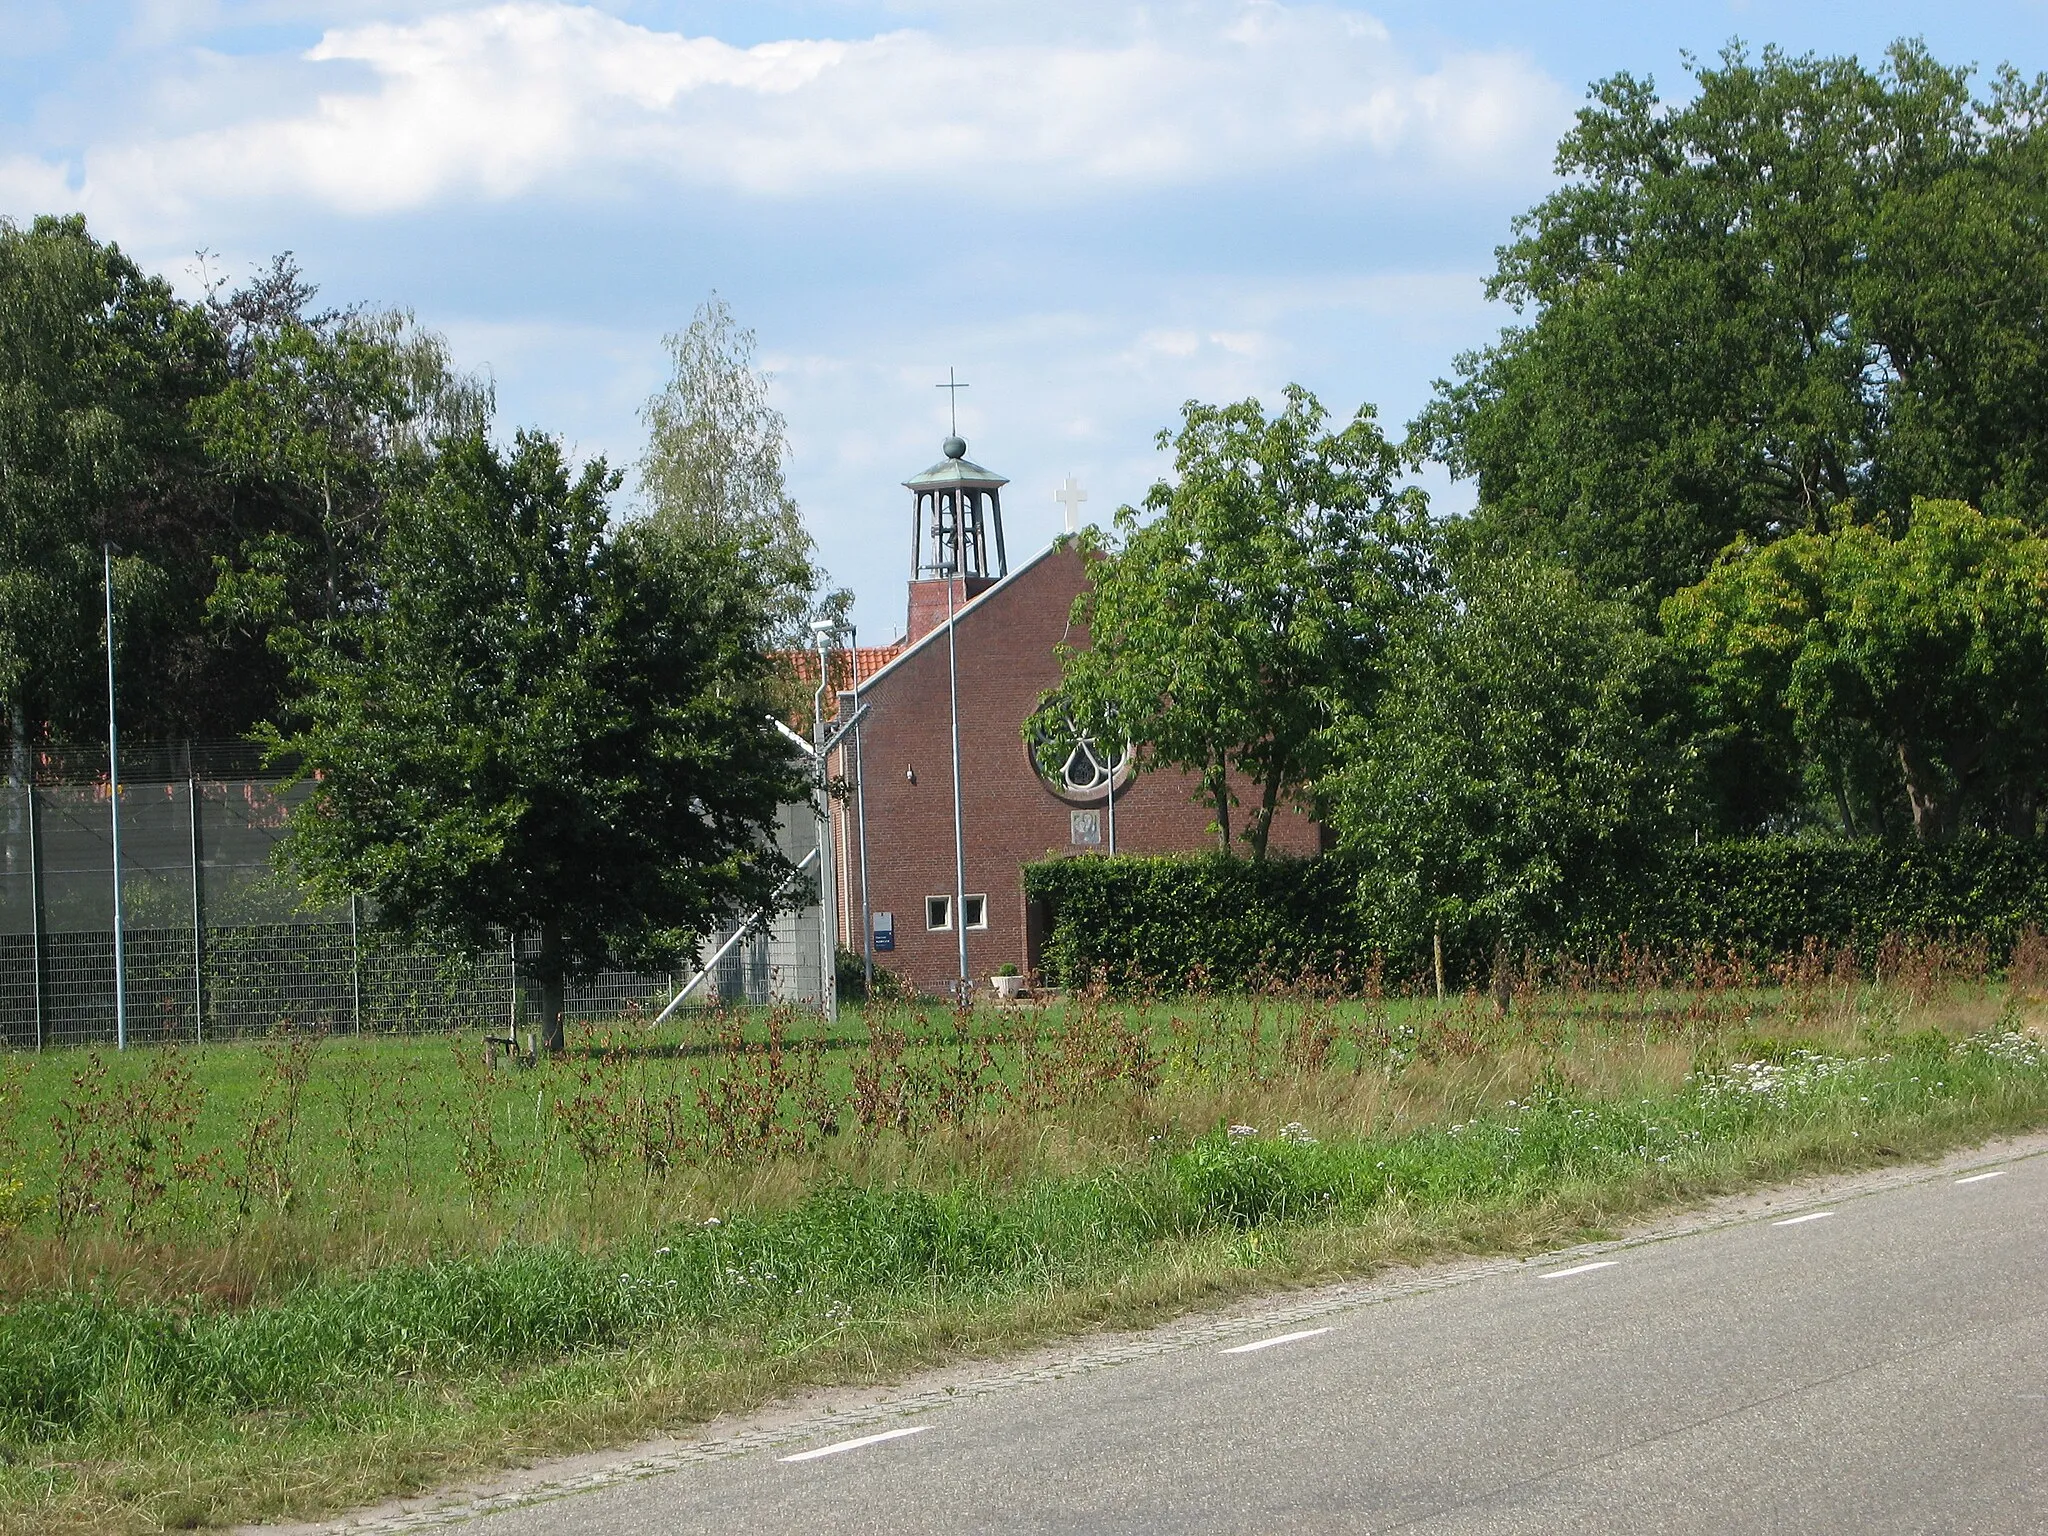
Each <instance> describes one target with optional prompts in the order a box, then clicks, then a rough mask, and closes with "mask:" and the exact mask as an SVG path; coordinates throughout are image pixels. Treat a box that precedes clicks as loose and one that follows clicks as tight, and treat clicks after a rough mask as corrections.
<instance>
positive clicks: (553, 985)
mask: <svg viewBox="0 0 2048 1536" xmlns="http://www.w3.org/2000/svg"><path fill="white" fill-rule="evenodd" d="M534 980H535V982H536V983H537V984H538V989H539V992H540V1048H541V1051H542V1052H543V1053H544V1054H546V1055H549V1056H559V1055H561V1054H562V1052H563V1051H564V1050H566V1049H567V1048H568V1044H569V1041H568V1036H567V1032H566V1031H565V1029H564V1028H563V1021H562V1011H563V1007H564V1002H563V997H562V993H563V990H564V989H563V976H562V932H561V930H560V929H559V928H557V927H556V926H555V924H554V923H552V922H546V923H542V924H541V927H540V958H539V960H538V961H537V962H536V963H535V965H534Z"/></svg>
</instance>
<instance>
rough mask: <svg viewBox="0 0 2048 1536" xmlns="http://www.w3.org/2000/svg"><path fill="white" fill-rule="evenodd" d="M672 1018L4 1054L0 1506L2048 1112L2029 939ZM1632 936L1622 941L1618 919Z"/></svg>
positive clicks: (833, 1353)
mask: <svg viewBox="0 0 2048 1536" xmlns="http://www.w3.org/2000/svg"><path fill="white" fill-rule="evenodd" d="M1891 958H1892V961H1893V964H1892V967H1891V970H1890V972H1889V975H1888V977H1887V979H1886V981H1885V982H1884V984H1883V985H1879V984H1878V983H1877V982H1876V980H1875V978H1866V977H1864V976H1862V975H1860V974H1857V972H1856V971H1855V969H1854V967H1853V965H1852V964H1851V963H1850V962H1849V961H1847V959H1846V958H1845V957H1839V956H1824V955H1819V954H1817V953H1809V955H1808V956H1806V957H1804V958H1803V959H1802V960H1800V961H1798V962H1795V963H1793V964H1792V965H1788V966H1786V967H1781V968H1780V969H1779V970H1778V972H1777V973H1776V974H1750V973H1746V972H1744V971H1743V970H1742V968H1741V967H1739V966H1733V965H1724V964H1722V963H1720V962H1718V961H1717V962H1716V963H1715V965H1714V967H1713V968H1712V969H1711V970H1706V971H1704V972H1703V971H1702V970H1701V969H1700V968H1699V967H1695V968H1694V969H1693V970H1692V971H1690V972H1678V973H1673V972H1672V971H1671V970H1670V969H1669V968H1668V967H1667V968H1666V969H1664V970H1662V971H1658V970H1655V969H1653V968H1652V967H1651V966H1650V965H1649V964H1647V963H1646V962H1645V963H1642V964H1640V965H1638V966H1637V968H1636V970H1635V971H1633V972H1631V973H1630V974H1629V976H1628V977H1627V978H1625V979H1626V981H1627V983H1628V984H1627V985H1617V978H1616V976H1615V975H1614V974H1613V973H1612V972H1611V971H1610V972H1608V973H1606V974H1580V975H1574V974H1572V973H1570V972H1566V971H1562V970H1560V969H1556V968H1554V969H1552V970H1551V971H1550V972H1549V973H1548V974H1539V973H1537V972H1536V971H1535V970H1534V969H1533V968H1529V969H1527V970H1525V971H1524V972H1523V973H1522V974H1520V975H1518V976H1517V977H1516V978H1514V981H1513V983H1512V985H1511V986H1510V988H1509V989H1508V995H1507V997H1506V1002H1507V1007H1506V1010H1505V1012H1501V1011H1498V1010H1497V1008H1496V1005H1495V1003H1494V1002H1493V1001H1492V999H1491V998H1480V997H1476V996H1475V997H1463V998H1455V999H1451V1000H1449V1001H1447V1002H1445V1003H1442V1004H1438V1003H1436V1002H1435V1001H1433V1000H1416V999H1389V998H1386V997H1384V996H1380V995H1377V992H1376V989H1372V988H1368V989H1366V991H1365V995H1363V996H1354V997H1349V998H1335V997H1331V996H1328V995H1326V994H1325V993H1324V992H1322V991H1320V990H1318V989H1315V988H1302V989H1295V990H1293V991H1292V992H1290V993H1289V994H1287V995H1272V996H1259V997H1248V998H1196V999H1181V1000H1147V999H1116V998H1113V997H1111V996H1109V995H1107V994H1105V993H1102V992H1099V991H1098V992H1093V993H1090V994H1088V995H1085V996H1081V997H1077V998H1074V999H1069V1000H1067V1001H1066V1002H1064V1003H1062V1004H1060V1005H1057V1006H1052V1007H1046V1008H1039V1009H1032V1010H1021V1011H1015V1012H1001V1013H998V1012H994V1011H985V1012H976V1013H970V1014H957V1013H953V1012H950V1011H946V1010H917V1009H908V1008H902V1007H898V1008H895V1009H891V1010H887V1011H882V1010H877V1011H876V1012H874V1013H871V1014H870V1015H868V1016H867V1017H865V1018H864V1019H860V1020H849V1021H843V1022H842V1024H841V1025H840V1026H839V1027H838V1029H837V1030H836V1031H827V1030H825V1029H824V1028H823V1027H821V1026H820V1025H819V1024H818V1022H817V1021H816V1020H814V1019H813V1020H809V1021H806V1020H803V1019H801V1018H799V1017H797V1016H794V1015H790V1014H786V1013H785V1014H767V1015H741V1014H715V1013H714V1014H707V1015H703V1016H699V1017H697V1018H694V1019H693V1020H691V1021H690V1022H689V1023H688V1024H687V1025H686V1026H685V1027H684V1028H683V1029H682V1030H680V1031H678V1032H677V1033H674V1034H671V1035H668V1036H664V1037H649V1036H648V1035H646V1034H644V1033H642V1032H640V1031H638V1030H637V1029H634V1030H632V1031H630V1032H628V1031H627V1030H625V1029H622V1028H613V1029H610V1030H604V1029H595V1030H585V1031H583V1032H581V1033H580V1034H579V1036H578V1038H577V1040H576V1042H575V1048H574V1049H573V1050H572V1051H571V1052H570V1053H569V1055H568V1056H567V1057H565V1058H564V1059H562V1060H560V1061H558V1062H553V1063H546V1064H542V1065H540V1066H538V1067H535V1068H530V1069H518V1068H514V1067H512V1066H511V1065H509V1064H507V1063H505V1062H502V1061H494V1060H492V1059H490V1058H489V1057H488V1056H487V1055H486V1054H485V1051H484V1048H483V1046H482V1045H481V1043H479V1042H473V1041H461V1040H456V1041H450V1040H445V1039H444V1040H377V1041H336V1040H319V1039H317V1038H314V1037H310V1036H305V1035H299V1034H294V1033H291V1032H288V1031H287V1032H280V1033H279V1034H278V1035H277V1036H275V1037H273V1038H270V1039H267V1040H263V1041H258V1042H252V1043H250V1044H247V1045H230V1046H215V1047H209V1048H207V1049H205V1050H203V1051H194V1050H185V1049H158V1050H152V1051H142V1052H135V1053H131V1054H130V1055H129V1056H127V1057H124V1058H118V1059H116V1058H111V1057H109V1056H107V1055H105V1054H100V1055H94V1054H93V1053H74V1054H52V1055H49V1056H45V1057H43V1058H41V1059H38V1060H30V1059H28V1058H18V1059H15V1060H13V1061H11V1062H9V1063H8V1064H7V1066H6V1069H5V1071H4V1073H0V1101H4V1104H5V1106H6V1108H5V1114H4V1136H5V1139H6V1154H5V1155H6V1159H7V1161H9V1162H10V1163H11V1164H12V1167H13V1170H14V1171H13V1173H12V1174H11V1175H9V1176H8V1177H6V1178H4V1179H0V1192H6V1193H5V1195H4V1202H0V1204H4V1211H5V1215H6V1220H7V1221H8V1222H9V1223H10V1224H11V1225H13V1227H14V1231H13V1233H12V1235H11V1236H10V1237H9V1239H8V1240H7V1243H6V1247H5V1256H4V1267H0V1295H4V1297H5V1307H4V1310H0V1446H4V1448H5V1449H6V1451H7V1453H8V1462H9V1464H8V1465H6V1466H5V1467H4V1468H0V1524H8V1525H9V1526H10V1528H11V1527H12V1526H20V1527H21V1528H24V1529H26V1528H35V1529H60V1528H65V1527H67V1526H69V1527H74V1528H80V1529H84V1528H93V1529H117V1528H132V1529H148V1528H154V1527H161V1526H163V1525H165V1524H174V1525H175V1524H195V1523H199V1524H203V1523H208V1522H215V1521H223V1520H229V1519H236V1518H250V1517H253V1516H256V1515H269V1516H278V1515H287V1514H305V1513H308V1512H311V1511H315V1510H318V1509H322V1508H329V1507H332V1506H333V1505H334V1504H335V1503H336V1502H338V1501H346V1500H349V1499H362V1498H368V1497H374V1496H377V1495H379V1494H384V1493H389V1492H392V1491H397V1490H401V1489H404V1488H408V1487H415V1486H418V1485H419V1484H420V1483H422V1482H425V1481H431V1480H433V1479H435V1478H437V1477H442V1476H446V1475H449V1474H451V1473H453V1472H456V1471H459V1470H461V1469H463V1468H466V1467H469V1466H475V1465H489V1464H492V1463H494V1462H497V1461H500V1460H502V1459H505V1458H507V1457H517V1456H520V1455H531V1454H540V1453H543V1452H545V1451H548V1450H556V1449H567V1448H572V1447H579V1446H584V1445H588V1444H593V1443H602V1442H603V1441H604V1440H605V1439H607V1438H615V1437H618V1436H621V1435H629V1434H634V1433H641V1432H646V1431H649V1430H652V1429H656V1428H673V1427H675V1426H678V1425H680V1424H684V1423H687V1422H690V1421H692V1420H693V1419H695V1418H698V1417H701V1416H702V1415H703V1414H705V1413H707V1412H710V1411H714V1410H716V1409H719V1408H725V1407H733V1406H742V1405H745V1404H747V1403H750V1402H754V1401H758V1400H759V1399H760V1398H761V1397H762V1396H764V1395H766V1394H768V1393H770V1392H772V1391H773V1390H776V1389H777V1388H781V1387H786V1386H788V1385H791V1384H794V1383H798V1382H803V1381H827V1380H845V1379H853V1378H863V1377H867V1376H872V1375H876V1374H885V1373H887V1372H888V1371H890V1370H892V1369H900V1368H902V1367H903V1366H905V1365H907V1364H910V1363H914V1362H916V1361H918V1360H922V1359H929V1358H934V1357H936V1356H939V1355H943V1354H945V1353H948V1352H952V1351H958V1350H961V1349H972V1348H1000V1347H1005V1346H1008V1345H1013V1344H1015V1343H1016V1342H1018V1341H1020V1340H1022V1339H1025V1338H1030V1337H1037V1336H1043V1335H1046V1334H1049V1333H1054V1332H1059V1331H1063V1330H1070V1329H1072V1328H1075V1327H1081V1326H1086V1325H1088V1324H1089V1323H1091V1322H1096V1321H1103V1320H1120V1321H1141V1320H1143V1319H1145V1318H1148V1317H1153V1316H1158V1315H1161V1314H1162V1313H1164V1312H1167V1311H1171V1310H1173V1309H1175V1308H1177V1307H1182V1306H1185V1305H1188V1304H1190V1303H1191V1302H1194V1301H1197V1300H1199V1299H1201V1298H1202V1297H1204V1296H1210V1295H1216V1294H1224V1293H1228V1292H1230V1291H1232V1290H1235V1289H1242V1288H1246V1287H1249V1286H1253V1285H1259V1284H1273V1283H1282V1282H1286V1281H1289V1280H1294V1279H1305V1278H1313V1277H1316V1276H1320V1275H1326V1274H1331V1273H1336V1272H1347V1271H1356V1270H1357V1269H1359V1268H1362V1267H1370V1266H1372V1265H1375V1264H1381V1263H1386V1262H1389V1261H1393V1260H1397V1259H1403V1258H1415V1257H1420V1256H1426V1255H1428V1254H1432V1253H1441V1252H1446V1251H1465V1250H1470V1249H1495V1250H1500V1249H1506V1250H1514V1249H1517V1248H1527V1247H1529V1246H1531V1245H1538V1244H1545V1243H1551V1242H1559V1241H1565V1240H1568V1239H1570V1238H1573V1237H1576V1236H1581V1235H1584V1234H1585V1233H1587V1232H1589V1231H1595V1230H1600V1229H1602V1228H1603V1227H1604V1226H1606V1225H1608V1224H1611V1223H1613V1222H1615V1221H1618V1220H1620V1219H1622V1218H1624V1217H1625V1216H1627V1215H1628V1214H1629V1213H1631V1212H1635V1211H1640V1210H1644V1209H1648V1208H1650V1207H1653V1206H1656V1205H1658V1204H1662V1203H1669V1202H1672V1201H1681V1200H1686V1199H1691V1198H1697V1197H1699V1196H1701V1195H1704V1194H1707V1193H1711V1192H1714V1191H1717V1190H1721V1189H1726V1188H1731V1187H1735V1186H1737V1185H1739V1184H1742V1183H1744V1182H1746V1181H1753V1180H1756V1179H1760V1178H1769V1177H1774V1176H1778V1175H1782V1174H1786V1173H1790V1172H1795V1171H1798V1170H1800V1169H1804V1168H1812V1167H1818V1166H1855V1165H1860V1164H1867V1163H1869V1162H1872V1161H1878V1160H1883V1159H1885V1158H1890V1157H1900V1156H1907V1155H1912V1154H1915V1153H1918V1152H1923V1151H1927V1150H1931V1149H1933V1148H1935V1147H1938V1146H1942V1145H1946V1144H1948V1143H1950V1142H1952V1141H1954V1140H1956V1139H1958V1138H1961V1137H1968V1136H1977V1135H1983V1134H1986V1133H1989V1132H1991V1131H1996V1130H2003V1129H2014V1128H2020V1127H2025V1126H2032V1125H2036V1124H2039V1123H2041V1122H2042V1121H2043V1120H2044V1119H2048V1055H2044V1052H2043V1050H2042V1048H2041V1046H2040V1045H2039V1043H2038V1041H2037V1040H2036V1038H2035V1036H2034V1035H2032V1034H2031V1033H2029V1032H2028V1025H2029V1024H2030V1023H2031V1021H2032V1020H2033V1019H2034V1017H2035V1016H2036V1014H2037V1012H2038V1009H2039V1005H2040V1003H2039V996H2038V993H2037V991H2036V988H2037V987H2038V986H2039V984H2040V981H2041V979H2042V975H2043V974H2044V973H2048V967H2039V968H2036V969H2030V966H2031V965H2032V963H2033V962H2032V960H2031V959H2030V956H2029V954H2028V953H2026V952H2024V951H2023V952H2022V953H2021V954H2019V955H2016V956H2015V957H2013V962H2012V963H2011V964H2010V965H2009V966H2008V968H2007V972H2006V974H2005V976H2004V977H2003V978H1993V977H1991V976H1990V975H1989V974H1988V972H1987V968H1986V966H1985V964H1984V961H1983V957H1981V956H1976V955H1972V954H1970V953H1968V952H1967V951H1965V952H1962V953H1960V954H1958V952H1957V951H1956V950H1955V949H1954V948H1948V949H1938V950H1937V949H1930V948H1928V947H1922V948H1921V949H1920V950H1918V951H1910V950H1908V949H1906V948H1904V947H1901V948H1900V949H1899V951H1898V952H1896V953H1894V954H1893V955H1892V957H1891ZM1632 963H1633V962H1632Z"/></svg>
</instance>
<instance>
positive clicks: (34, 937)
mask: <svg viewBox="0 0 2048 1536" xmlns="http://www.w3.org/2000/svg"><path fill="white" fill-rule="evenodd" d="M23 787H24V789H25V790H26V791H27V794H28V934H29V938H28V943H29V962H30V969H31V970H33V971H34V972H35V995H36V1049H37V1050H39V1051H40V1050H41V1049H42V1048H43V1041H44V1039H45V1038H46V1036H47V1035H48V1033H49V1025H48V1022H47V1021H46V1019H45V1017H44V1008H45V1005H44V1001H43V988H44V972H45V970H46V966H45V965H44V961H43V849H42V837H41V835H40V834H39V833H38V831H37V829H36V781H35V779H34V777H33V776H31V777H30V778H29V781H28V783H27V784H26V785H25V786H23Z"/></svg>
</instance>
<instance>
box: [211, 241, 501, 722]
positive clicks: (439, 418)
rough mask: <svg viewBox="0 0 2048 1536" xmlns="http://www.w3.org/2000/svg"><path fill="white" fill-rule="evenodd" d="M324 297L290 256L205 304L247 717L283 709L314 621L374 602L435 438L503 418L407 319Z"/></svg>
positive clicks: (215, 629)
mask: <svg viewBox="0 0 2048 1536" xmlns="http://www.w3.org/2000/svg"><path fill="white" fill-rule="evenodd" d="M315 293H316V290H315V289H314V288H313V287H312V286H311V285H310V284H309V283H307V282H306V281H305V280H304V279H303V277H302V276H301V274H300V272H299V269H298V267H297V265H296V264H295V263H294V262H293V261H292V259H291V257H290V255H289V254H288V253H287V254H286V255H284V256H280V257H278V258H277V259H276V260H275V261H274V262H273V263H272V264H271V266H270V268H269V270H267V271H264V272H260V273H258V274H257V275H256V277H255V278H254V279H252V280H251V281H250V282H249V283H247V284H246V285H244V286H243V287H241V288H238V289H235V290H233V291H232V292H225V293H224V292H223V291H222V287H221V285H215V287H214V289H213V291H212V292H211V293H210V294H209V297H208V301H207V310H208V315H209V318H210V319H211V320H212V321H213V323H214V326H215V328H216V330H217V331H218V332H219V334H220V336H221V339H222V342H223V344H224V345H225V346H226V348H227V351H228V363H229V377H228V379H227V381H226V383H225V384H224V386H223V387H222V388H221V389H220V390H219V391H217V392H216V393H214V394H213V395H211V396H209V397H207V398H206V399H204V400H201V401H200V402H198V404H197V406H196V407H195V410H194V419H195V422H196V424H197V426H198V428H199V431H200V433H201V434H202V437H203V440H204V442H205V445H206V449H207V453H208V456H209V459H210V460H211V462H212V464H213V465H214V467H215V472H216V475H217V477H218V479H219V481H220V483H221V491H222V495H223V497H224V499H225V501H226V504H227V510H228V515H229V521H230V524H231V528H232V532H233V539H234V549H233V552H232V554H231V555H230V556H224V557H222V558H221V559H220V560H219V561H218V562H217V563H218V566H219V578H218V581H217V583H216V586H215V589H214V591H213V593H212V594H211V596H210V598H209V601H208V609H207V617H208V620H209V626H210V630H211V635H212V638H213V641H214V643H215V644H216V645H217V646H218V647H220V648H221V649H222V650H223V651H224V652H226V653H228V654H231V655H233V656H235V657H236V659H237V661H238V663H239V666H238V669H237V674H236V675H237V677H238V680H239V683H240V687H241V692H242V697H241V699H240V700H239V701H238V705H239V709H240V712H241V713H242V715H243V716H244V717H245V718H248V719H259V718H264V717H267V716H269V715H270V714H271V713H273V712H274V710H275V708H276V705H277V701H278V699H279V698H280V697H281V695H282V693H283V692H284V691H285V689H286V687H287V686H288V685H287V683H286V679H285V676H284V667H285V658H286V656H288V655H289V653H290V651H291V650H292V648H293V647H294V645H295V644H297V643H298V641H299V639H300V638H301V637H300V635H299V633H298V632H299V631H300V630H301V629H302V628H303V627H304V626H306V625H308V624H315V623H319V622H323V621H332V620H335V619H338V618H340V617H341V616H343V615H344V614H347V613H349V612H352V611H355V610H357V609H359V608H361V607H362V606H363V605H365V604H368V603H372V602H374V601H375V597H376V593H375V585H374V581H373V575H372V572H373V565H374V558H375V553H376V549H377V545H378V540H379V538H380V536H381V533H382V530H383V522H384V509H385V506H386V504H387V502H388V501H389V499H390V498H391V496H392V495H394V494H395V493H397V492H398V491H400V490H402V489H403V488H404V487H406V486H407V485H410V484H416V483H417V482H418V481H419V479H420V478H421V477H422V476H423V475H424V474H425V473H426V472H427V470H428V468H429V466H430V464H431V460H432V455H433V445H434V443H435V442H436V441H437V440H438V439H440V438H442V437H447V436H461V435H465V434H467V433H471V432H475V431H479V430H482V429H483V428H484V427H485V426H486V425H487V424H488V423H489V420H490V414H491V406H492V400H491V391H490V388H489V386H488V385H487V384H484V383H482V382H479V381H477V380H474V379H470V378H467V377H465V376H463V375H462V374H460V373H458V372H457V371H456V370H455V368H454V367H453V365H452V363H451V362H450V359H449V357H448V353H447V348H446V345H445V344H444V343H443V342H442V340H441V338H440V337H438V336H436V335H434V334H433V333H432V332H429V331H424V330H422V329H420V328H419V327H418V326H417V325H415V324H414V323H413V322H412V319H411V317H410V316H408V315H406V314H404V313H401V312H396V311H392V312H379V311H370V310H361V309H351V310H315V309H314V308H313V307H312V302H313V299H314V297H315Z"/></svg>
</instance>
